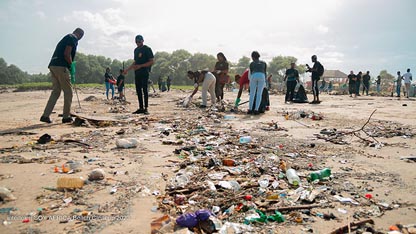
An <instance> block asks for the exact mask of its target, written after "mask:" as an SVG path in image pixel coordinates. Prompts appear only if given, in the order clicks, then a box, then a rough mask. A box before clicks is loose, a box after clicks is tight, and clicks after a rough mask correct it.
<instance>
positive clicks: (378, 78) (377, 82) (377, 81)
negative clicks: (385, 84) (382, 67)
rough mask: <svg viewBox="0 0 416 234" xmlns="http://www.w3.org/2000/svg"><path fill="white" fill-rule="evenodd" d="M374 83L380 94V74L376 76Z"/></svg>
mask: <svg viewBox="0 0 416 234" xmlns="http://www.w3.org/2000/svg"><path fill="white" fill-rule="evenodd" d="M376 85H377V94H378V95H380V92H381V76H377V80H376Z"/></svg>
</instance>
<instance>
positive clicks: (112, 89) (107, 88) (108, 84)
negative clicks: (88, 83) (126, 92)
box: [105, 82, 114, 99]
mask: <svg viewBox="0 0 416 234" xmlns="http://www.w3.org/2000/svg"><path fill="white" fill-rule="evenodd" d="M110 89H111V98H114V85H113V84H111V83H110V82H105V95H106V96H107V99H108V91H109V90H110Z"/></svg>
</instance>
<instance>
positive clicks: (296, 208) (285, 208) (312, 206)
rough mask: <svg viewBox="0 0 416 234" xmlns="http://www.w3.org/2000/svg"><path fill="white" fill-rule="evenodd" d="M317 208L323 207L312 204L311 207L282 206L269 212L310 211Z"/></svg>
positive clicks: (270, 209)
mask: <svg viewBox="0 0 416 234" xmlns="http://www.w3.org/2000/svg"><path fill="white" fill-rule="evenodd" d="M316 207H321V204H311V205H302V206H281V207H274V208H267V211H275V210H278V211H292V210H308V209H312V208H316Z"/></svg>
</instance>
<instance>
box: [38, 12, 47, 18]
mask: <svg viewBox="0 0 416 234" xmlns="http://www.w3.org/2000/svg"><path fill="white" fill-rule="evenodd" d="M36 15H37V16H38V17H39V18H40V19H46V15H45V12H43V11H37V12H36Z"/></svg>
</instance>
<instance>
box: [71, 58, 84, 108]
mask: <svg viewBox="0 0 416 234" xmlns="http://www.w3.org/2000/svg"><path fill="white" fill-rule="evenodd" d="M76 64H77V63H76V61H73V62H72V63H71V71H70V73H71V83H72V84H73V85H74V89H75V94H76V95H77V100H78V106H79V109H80V110H82V108H81V102H80V101H79V97H78V91H77V87H76V85H75V70H76V69H75V66H76Z"/></svg>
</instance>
